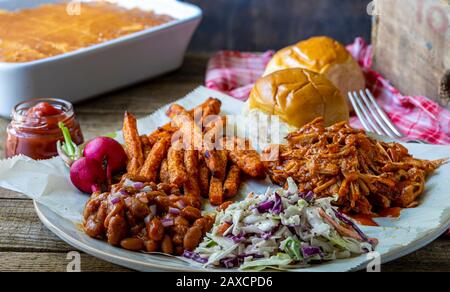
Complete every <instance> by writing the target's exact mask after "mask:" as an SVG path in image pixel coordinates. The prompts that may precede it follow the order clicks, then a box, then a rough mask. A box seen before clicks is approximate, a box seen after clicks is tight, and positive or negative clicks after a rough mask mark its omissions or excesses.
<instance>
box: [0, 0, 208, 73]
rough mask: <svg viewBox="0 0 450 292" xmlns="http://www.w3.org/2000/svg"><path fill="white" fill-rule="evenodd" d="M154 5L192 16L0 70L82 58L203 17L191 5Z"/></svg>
mask: <svg viewBox="0 0 450 292" xmlns="http://www.w3.org/2000/svg"><path fill="white" fill-rule="evenodd" d="M152 1H154V2H155V3H157V4H156V5H175V6H177V5H178V6H179V7H182V6H184V8H187V9H190V10H192V15H190V16H188V17H184V18H178V19H177V18H175V17H174V16H172V17H174V18H175V20H172V21H169V22H167V23H164V24H161V25H158V26H154V27H151V28H148V29H145V30H142V31H139V32H135V33H131V34H129V35H125V36H122V37H119V38H115V39H112V40H109V41H106V42H103V43H99V44H95V45H92V46H89V47H86V48H81V49H78V50H75V51H70V52H67V53H64V54H60V55H56V56H52V57H48V58H44V59H39V60H34V61H30V62H17V63H10V62H0V69H3V68H4V69H8V68H19V67H20V68H22V67H31V66H38V65H41V64H47V63H52V62H56V61H63V60H65V59H68V58H71V57H75V56H83V55H87V54H90V53H92V52H94V51H98V50H103V49H107V48H110V47H113V46H117V45H122V44H124V43H126V42H129V41H135V40H139V39H140V38H142V37H143V36H147V35H149V34H155V33H158V32H163V31H165V30H168V29H170V28H173V27H175V26H178V25H180V24H183V23H187V22H190V21H192V20H194V19H198V18H201V17H202V16H203V12H202V10H201V9H200V8H199V7H198V6H196V5H194V4H191V3H186V2H178V1H175V0H165V1H163V0H152ZM83 2H90V1H83ZM118 2H119V3H118V4H120V1H118Z"/></svg>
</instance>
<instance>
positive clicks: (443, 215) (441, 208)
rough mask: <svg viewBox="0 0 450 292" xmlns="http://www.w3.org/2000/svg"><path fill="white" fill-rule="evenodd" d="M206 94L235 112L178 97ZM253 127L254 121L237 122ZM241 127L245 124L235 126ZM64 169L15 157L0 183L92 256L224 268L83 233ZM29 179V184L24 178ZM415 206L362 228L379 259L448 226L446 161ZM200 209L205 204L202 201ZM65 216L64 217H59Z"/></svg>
mask: <svg viewBox="0 0 450 292" xmlns="http://www.w3.org/2000/svg"><path fill="white" fill-rule="evenodd" d="M208 97H216V98H219V99H221V100H222V102H223V105H222V110H223V114H228V115H229V114H238V113H240V112H241V110H242V107H243V104H242V102H240V101H237V100H235V99H232V98H230V97H228V96H226V95H224V94H220V93H218V92H215V91H211V90H208V89H205V88H203V87H201V88H199V89H197V90H195V91H194V92H192V93H191V94H189V95H188V96H186V97H185V98H183V99H181V100H179V101H178V103H179V104H181V105H183V106H185V107H186V108H192V107H194V106H195V105H197V104H199V103H200V102H201V101H203V100H205V99H206V98H208ZM165 109H166V108H163V109H161V110H158V111H156V112H155V113H153V114H152V115H150V116H148V117H145V118H143V119H141V120H139V123H138V128H139V131H140V132H142V133H150V132H152V131H153V130H154V129H156V128H157V126H158V125H161V123H165V122H166V121H167V120H168V118H167V117H166V116H165V114H164V113H165ZM242 125H248V126H252V127H254V124H251V123H249V122H248V121H247V122H246V123H243V124H242ZM241 128H245V127H241ZM406 146H407V147H408V148H409V149H410V151H411V153H412V154H413V155H414V156H416V157H418V158H423V159H437V158H443V157H450V147H448V146H447V147H443V146H431V145H415V144H408V145H406ZM68 176H69V174H68V169H67V168H66V167H65V166H64V163H63V162H62V161H61V160H60V159H52V160H47V161H33V160H30V159H28V158H25V157H20V156H19V157H15V158H13V159H9V160H3V161H0V185H1V186H2V187H5V188H7V189H10V190H14V191H17V192H21V193H23V194H26V195H28V196H29V197H31V198H33V199H35V200H36V201H37V202H36V203H35V207H36V211H37V213H38V215H39V218H40V219H41V220H42V221H43V223H44V224H45V225H46V226H47V227H48V228H49V229H50V230H52V231H53V232H54V233H55V234H56V235H58V236H59V237H60V238H61V239H63V240H64V241H66V242H67V243H69V244H71V245H73V246H74V247H75V248H78V249H80V250H82V251H85V252H87V253H89V254H91V255H93V256H96V257H99V258H101V259H104V260H107V261H110V262H113V263H115V264H119V265H122V266H125V267H128V268H131V269H136V270H140V271H154V270H158V271H224V270H223V269H221V270H220V269H204V268H202V267H201V266H200V267H199V265H198V264H194V263H190V262H189V261H187V260H186V259H182V260H180V259H178V258H174V257H167V256H161V255H154V254H151V255H150V254H144V253H138V252H130V251H127V250H124V249H121V248H116V247H113V246H110V245H108V244H107V243H106V242H103V241H100V240H96V239H92V238H90V237H88V236H87V235H85V234H84V232H83V231H82V230H81V228H80V226H79V225H78V226H77V225H76V224H74V223H73V222H81V220H82V219H81V218H82V216H81V214H82V211H83V207H84V204H85V203H86V200H87V199H88V197H87V196H86V195H82V194H81V193H79V192H78V191H77V190H75V189H74V187H73V186H72V184H71V183H70V180H69V179H68ZM30 181H32V183H30ZM268 184H270V183H269V182H268V181H266V182H261V181H253V180H247V181H245V182H244V184H243V187H242V190H241V191H240V194H241V196H239V197H237V199H240V198H242V197H243V196H244V195H245V194H247V193H248V192H249V191H255V192H257V193H261V192H264V191H265V189H266V188H267V185H268ZM420 200H421V202H420V205H419V206H418V207H417V208H414V209H404V210H403V211H402V213H401V216H400V218H398V219H390V218H378V219H375V220H376V221H377V222H378V223H379V224H380V226H381V227H365V226H364V227H362V229H363V231H364V232H366V233H367V234H368V236H370V237H375V238H377V239H378V240H379V242H380V243H379V245H378V246H377V249H376V252H378V253H379V254H380V256H381V258H380V260H381V262H382V263H385V262H388V261H392V260H394V259H397V258H399V257H401V256H404V255H406V254H408V253H411V252H413V251H415V250H417V249H419V248H421V247H423V246H425V245H426V244H428V243H430V242H431V241H433V240H434V239H436V238H437V237H438V236H439V235H441V234H442V233H443V232H444V231H445V230H446V229H447V228H449V226H450V164H446V165H444V166H442V167H441V168H440V169H439V170H438V171H437V172H436V174H435V175H433V176H431V177H430V178H429V179H428V181H427V183H426V191H425V193H424V194H423V196H422V197H421V198H420ZM205 207H206V208H207V207H208V206H205ZM65 218H67V219H65ZM368 261H369V260H368V258H367V255H361V256H359V257H354V258H349V259H343V260H336V261H333V262H326V263H323V264H317V265H314V266H311V267H308V268H306V269H298V270H295V271H348V270H358V269H363V268H364V267H365V266H366V264H367V262H368Z"/></svg>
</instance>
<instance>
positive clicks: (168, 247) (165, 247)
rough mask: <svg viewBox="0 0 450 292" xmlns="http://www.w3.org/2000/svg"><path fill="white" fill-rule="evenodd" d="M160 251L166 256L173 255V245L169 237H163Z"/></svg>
mask: <svg viewBox="0 0 450 292" xmlns="http://www.w3.org/2000/svg"><path fill="white" fill-rule="evenodd" d="M161 251H162V252H163V253H166V254H173V243H172V239H171V238H170V236H169V235H167V234H166V235H165V236H164V239H163V241H162V242H161Z"/></svg>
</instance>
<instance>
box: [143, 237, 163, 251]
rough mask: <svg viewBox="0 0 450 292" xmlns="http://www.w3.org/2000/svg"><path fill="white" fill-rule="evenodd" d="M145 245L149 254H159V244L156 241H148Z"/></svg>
mask: <svg viewBox="0 0 450 292" xmlns="http://www.w3.org/2000/svg"><path fill="white" fill-rule="evenodd" d="M144 244H145V249H146V250H147V252H157V251H158V250H159V243H158V242H156V241H154V240H151V239H149V240H146V241H145V242H144Z"/></svg>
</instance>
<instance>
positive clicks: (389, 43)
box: [372, 0, 450, 108]
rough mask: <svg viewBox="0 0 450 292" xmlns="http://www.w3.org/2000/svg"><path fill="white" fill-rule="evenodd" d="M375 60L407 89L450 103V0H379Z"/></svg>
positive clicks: (392, 79) (376, 63) (375, 20)
mask: <svg viewBox="0 0 450 292" xmlns="http://www.w3.org/2000/svg"><path fill="white" fill-rule="evenodd" d="M373 3H374V4H375V10H374V14H375V15H374V24H373V32H372V43H373V45H374V65H375V68H376V70H378V71H380V72H381V73H382V74H383V75H384V76H385V77H386V78H388V79H389V80H390V81H391V82H392V84H393V85H394V86H396V87H397V88H398V89H400V91H401V92H402V93H403V94H407V95H425V96H428V97H430V98H432V99H433V100H436V101H438V102H439V103H440V104H442V105H444V106H446V107H449V108H450V5H449V3H450V0H376V1H374V2H373Z"/></svg>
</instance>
